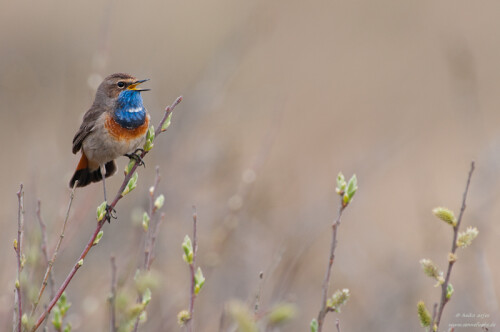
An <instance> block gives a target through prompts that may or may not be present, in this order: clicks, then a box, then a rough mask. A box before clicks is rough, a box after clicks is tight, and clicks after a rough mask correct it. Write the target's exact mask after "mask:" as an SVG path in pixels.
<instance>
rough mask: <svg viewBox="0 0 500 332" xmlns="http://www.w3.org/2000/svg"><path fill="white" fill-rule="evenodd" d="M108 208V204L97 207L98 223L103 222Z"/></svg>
mask: <svg viewBox="0 0 500 332" xmlns="http://www.w3.org/2000/svg"><path fill="white" fill-rule="evenodd" d="M107 206H108V203H107V202H102V203H101V205H99V206H98V207H97V221H98V222H99V221H101V220H102V218H104V216H105V215H106V208H107Z"/></svg>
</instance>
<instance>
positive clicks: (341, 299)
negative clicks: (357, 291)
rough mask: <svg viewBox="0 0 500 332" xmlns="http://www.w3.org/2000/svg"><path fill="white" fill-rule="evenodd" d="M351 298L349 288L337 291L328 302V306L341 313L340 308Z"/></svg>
mask: <svg viewBox="0 0 500 332" xmlns="http://www.w3.org/2000/svg"><path fill="white" fill-rule="evenodd" d="M350 296H351V294H350V292H349V289H347V288H344V289H342V290H337V291H335V293H333V295H332V297H331V298H329V299H328V300H327V301H326V306H327V307H328V308H329V309H331V310H333V311H335V312H340V307H341V306H342V305H344V304H346V303H347V300H349V297H350Z"/></svg>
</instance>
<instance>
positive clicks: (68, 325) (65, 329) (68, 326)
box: [63, 323, 71, 332]
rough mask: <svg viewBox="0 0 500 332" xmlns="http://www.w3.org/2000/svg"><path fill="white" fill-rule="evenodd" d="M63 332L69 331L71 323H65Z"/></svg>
mask: <svg viewBox="0 0 500 332" xmlns="http://www.w3.org/2000/svg"><path fill="white" fill-rule="evenodd" d="M63 332H71V324H70V323H68V324H66V327H64V331H63Z"/></svg>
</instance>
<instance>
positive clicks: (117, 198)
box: [31, 97, 182, 332]
mask: <svg viewBox="0 0 500 332" xmlns="http://www.w3.org/2000/svg"><path fill="white" fill-rule="evenodd" d="M181 101H182V97H177V99H176V100H175V101H174V102H173V103H172V105H170V106H167V108H166V109H165V114H164V116H163V118H162V120H161V121H160V123H159V124H158V127H157V128H156V131H155V137H156V136H158V135H159V134H160V133H162V132H163V131H165V130H163V129H162V126H163V124H164V123H165V121H166V120H167V118H168V117H169V116H170V114H171V113H172V112H173V110H174V108H175V107H176V106H177V105H178V104H179V103H180V102H181ZM147 153H148V151H143V152H142V153H141V158H144V156H145V155H146V154H147ZM137 167H139V164H138V163H135V165H134V166H132V169H131V170H130V171H129V172H128V174H126V175H125V178H124V179H123V182H122V184H121V186H120V189H118V192H117V194H116V196H115V198H114V199H113V201H112V202H111V204H109V209H108V213H111V211H112V209H114V208H115V206H116V204H117V203H118V201H120V199H122V198H123V195H122V193H123V191H124V190H125V188H126V187H127V184H128V182H129V181H130V179H131V178H132V175H133V174H134V172H135V171H136V169H137ZM106 220H107V218H106V217H104V218H103V219H102V220H101V221H99V222H97V226H96V228H95V230H94V233H93V234H92V236H91V237H90V240H89V241H88V242H87V245H86V246H85V248H84V249H83V251H82V253H81V254H80V256H79V257H78V260H77V261H76V263H75V265H74V266H73V268H72V269H71V271H70V272H69V274H68V276H67V277H66V279H65V280H64V282H63V283H62V285H61V286H60V287H59V289H58V291H57V292H56V295H55V297H54V298H53V299H52V300H51V301H50V303H49V305H48V306H47V308H46V309H45V311H44V312H43V313H42V314H41V315H40V317H38V320H37V321H36V323H35V325H34V326H33V328H32V330H31V331H32V332H34V331H36V330H37V329H38V327H40V325H41V324H42V323H43V321H44V320H45V318H47V316H48V314H49V313H50V312H51V311H52V308H53V307H54V306H55V304H56V303H57V301H58V300H59V298H60V297H61V295H62V294H63V292H64V290H65V289H66V287H68V284H69V283H70V282H71V280H72V279H73V277H74V276H75V274H76V272H77V271H78V269H79V268H80V267H81V266H82V265H83V261H84V259H85V257H87V254H88V253H89V251H90V249H91V248H92V247H93V246H94V245H95V239H96V238H97V235H98V234H99V232H100V231H101V229H102V227H103V226H104V223H105V222H106Z"/></svg>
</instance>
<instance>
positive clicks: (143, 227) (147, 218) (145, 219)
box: [142, 212, 150, 232]
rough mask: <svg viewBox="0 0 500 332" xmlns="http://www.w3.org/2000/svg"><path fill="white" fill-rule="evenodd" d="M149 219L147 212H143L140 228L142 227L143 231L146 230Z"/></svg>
mask: <svg viewBox="0 0 500 332" xmlns="http://www.w3.org/2000/svg"><path fill="white" fill-rule="evenodd" d="M149 221H150V218H149V215H148V213H147V212H144V214H143V215H142V229H144V232H147V231H148V229H149Z"/></svg>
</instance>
